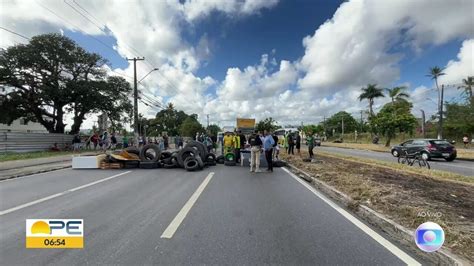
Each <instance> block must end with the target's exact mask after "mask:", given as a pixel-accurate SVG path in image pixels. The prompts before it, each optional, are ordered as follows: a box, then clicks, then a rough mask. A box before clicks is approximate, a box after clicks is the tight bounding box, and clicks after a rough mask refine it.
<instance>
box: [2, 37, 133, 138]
mask: <svg viewBox="0 0 474 266" xmlns="http://www.w3.org/2000/svg"><path fill="white" fill-rule="evenodd" d="M105 63H106V61H105V60H104V59H102V57H101V56H99V55H98V54H94V53H88V52H86V51H85V50H84V49H83V48H81V47H80V46H78V45H77V44H76V43H75V42H74V41H73V40H71V39H69V38H68V37H65V36H62V35H60V34H45V35H38V36H35V37H33V38H31V40H30V42H29V43H28V44H20V45H15V46H12V47H9V48H8V49H7V50H6V51H4V52H3V53H1V54H0V85H3V86H4V87H5V88H7V92H6V93H5V94H4V95H2V96H1V98H0V111H2V116H1V118H0V120H1V121H0V122H3V123H7V124H10V123H11V122H13V121H14V120H15V119H18V118H20V117H23V118H25V119H27V120H30V121H35V122H38V123H40V124H42V125H43V126H44V127H45V128H46V129H47V130H48V131H49V132H52V133H64V128H65V126H66V124H65V123H64V116H65V114H66V113H68V112H72V113H73V114H74V118H73V121H74V122H73V124H72V127H71V128H72V130H71V133H76V132H78V131H79V129H80V126H81V124H82V121H83V120H84V119H85V117H86V115H87V114H88V113H91V112H95V111H103V112H106V113H108V115H109V116H110V117H112V119H113V120H115V121H119V120H120V118H119V116H120V115H121V114H122V113H123V112H124V111H126V110H125V109H126V108H129V103H127V102H128V98H127V95H128V93H129V92H130V86H129V85H128V84H127V83H126V82H125V81H124V80H123V79H121V78H109V79H108V80H107V79H106V73H105V71H104V70H103V65H104V64H105ZM5 110H8V112H4V111H5Z"/></svg>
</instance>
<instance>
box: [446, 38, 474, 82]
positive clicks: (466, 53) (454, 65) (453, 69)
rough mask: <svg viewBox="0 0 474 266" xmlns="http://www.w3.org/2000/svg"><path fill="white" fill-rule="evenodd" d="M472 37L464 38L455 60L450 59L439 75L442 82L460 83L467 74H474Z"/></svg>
mask: <svg viewBox="0 0 474 266" xmlns="http://www.w3.org/2000/svg"><path fill="white" fill-rule="evenodd" d="M473 54H474V39H470V40H465V41H464V42H463V43H462V46H461V49H460V51H459V53H458V55H457V60H450V61H449V62H448V64H447V65H446V68H445V69H444V73H445V74H446V75H444V76H441V77H440V79H439V82H440V83H442V84H460V83H461V82H462V80H463V79H465V78H467V77H468V76H471V77H472V76H474V60H473Z"/></svg>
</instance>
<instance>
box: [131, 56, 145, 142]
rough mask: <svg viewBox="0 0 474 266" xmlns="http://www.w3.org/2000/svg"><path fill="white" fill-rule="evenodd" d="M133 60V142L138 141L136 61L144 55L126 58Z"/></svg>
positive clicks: (140, 59) (143, 58)
mask: <svg viewBox="0 0 474 266" xmlns="http://www.w3.org/2000/svg"><path fill="white" fill-rule="evenodd" d="M127 60H128V61H133V132H134V133H135V143H138V88H137V61H142V60H145V57H142V58H140V57H134V58H127Z"/></svg>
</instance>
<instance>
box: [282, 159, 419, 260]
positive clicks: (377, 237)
mask: <svg viewBox="0 0 474 266" xmlns="http://www.w3.org/2000/svg"><path fill="white" fill-rule="evenodd" d="M283 170H285V172H287V173H288V174H289V175H290V176H291V177H293V178H294V179H295V180H296V181H298V182H299V183H300V184H302V185H303V186H305V187H306V188H307V189H309V190H310V191H311V192H313V194H315V195H316V196H318V197H319V198H320V199H322V200H323V201H324V202H326V203H327V204H328V205H329V206H331V207H332V208H333V209H335V210H336V211H337V212H339V213H340V214H341V215H342V216H344V218H346V219H347V220H349V221H350V222H351V223H353V224H354V225H355V226H357V227H358V228H359V229H361V230H362V231H363V232H364V233H366V234H367V235H369V236H370V237H372V238H373V239H374V240H375V241H377V242H378V243H379V244H380V245H382V246H383V247H385V248H386V249H387V250H388V251H390V252H392V253H393V255H395V256H397V257H398V258H399V259H400V260H402V261H403V262H405V263H406V264H407V265H421V264H420V263H419V262H418V261H416V260H415V259H414V258H412V257H411V256H410V255H408V254H407V253H405V252H404V251H402V250H401V249H399V248H398V247H397V246H395V245H393V244H392V243H390V241H388V240H387V239H385V238H383V237H382V236H381V235H379V234H378V233H377V232H375V231H374V230H372V229H371V228H370V227H368V226H367V225H365V224H364V223H362V222H361V221H360V220H359V219H357V218H356V217H354V216H353V215H352V214H350V213H349V212H347V211H346V210H344V209H343V208H341V207H340V206H338V205H337V204H336V203H334V202H333V201H332V200H330V199H328V198H327V197H326V196H324V195H323V194H321V193H320V192H319V191H317V190H316V189H315V188H314V187H312V186H310V185H309V184H308V183H306V182H305V181H303V180H301V178H299V177H297V176H296V175H295V174H293V173H292V172H290V171H289V170H288V169H286V168H284V167H283Z"/></svg>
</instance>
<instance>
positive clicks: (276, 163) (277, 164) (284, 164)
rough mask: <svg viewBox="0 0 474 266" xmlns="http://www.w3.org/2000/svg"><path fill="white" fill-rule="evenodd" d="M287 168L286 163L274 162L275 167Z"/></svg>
mask: <svg viewBox="0 0 474 266" xmlns="http://www.w3.org/2000/svg"><path fill="white" fill-rule="evenodd" d="M285 166H286V162H284V161H274V162H273V167H285Z"/></svg>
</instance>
